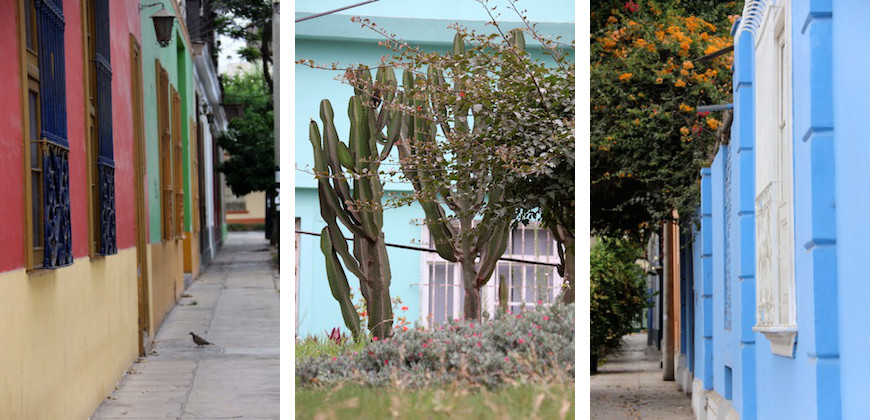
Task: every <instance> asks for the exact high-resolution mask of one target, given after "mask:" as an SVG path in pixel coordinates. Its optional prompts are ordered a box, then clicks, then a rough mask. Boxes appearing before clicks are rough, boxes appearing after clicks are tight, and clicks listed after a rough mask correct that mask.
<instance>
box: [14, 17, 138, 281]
mask: <svg viewBox="0 0 870 420" xmlns="http://www.w3.org/2000/svg"><path fill="white" fill-rule="evenodd" d="M109 5H110V13H111V26H112V28H111V35H110V36H111V42H112V47H111V48H112V57H111V59H112V107H113V111H112V119H113V130H114V157H115V213H116V227H117V244H118V249H119V250H122V249H125V248H130V247H132V246H135V224H134V223H135V215H136V213H135V207H134V198H135V195H134V189H133V185H134V184H133V176H134V171H133V123H132V121H133V114H132V112H133V108H132V94H131V91H130V89H131V86H130V76H131V69H130V34H131V33H132V34H133V35H134V36H135V37H136V39H137V40H138V39H141V27H140V25H141V23H140V16H139V8H138V2H134V1H110V2H109ZM63 7H64V17H65V20H66V25H65V33H64V48H65V58H66V102H67V135H68V138H69V143H70V158H69V159H70V180H69V181H70V202H71V203H70V204H71V208H70V212H71V219H72V220H71V222H72V238H73V256H74V258H76V259H80V258H87V256H88V223H89V222H88V184H87V174H88V172H87V149H86V144H85V127H86V126H85V111H84V109H85V108H84V107H85V92H84V74H85V73H84V62H83V60H84V56H83V54H84V52H83V45H82V42H83V39H82V10H81V3H80V1H79V0H64V5H63ZM16 9H17V5H15V4H14V3H13V2H4V5H3V6H0V57H3V62H2V64H0V98H7V99H6V100H5V102H4V103H3V105H2V111H3V112H0V176H2V179H3V182H0V197H2V205H0V272H2V271H9V270H13V269H17V268H21V267H24V255H25V243H24V234H25V232H24V229H25V227H24V212H25V208H24V189H23V185H24V179H23V177H24V168H25V166H24V165H25V162H24V160H23V147H24V138H23V135H24V134H23V130H22V124H23V123H24V122H23V120H22V108H21V107H22V103H21V100H20V99H19V98H21V69H20V52H19V50H18V48H19V36H18V35H19V34H18V20H17V16H16V15H17V10H16Z"/></svg>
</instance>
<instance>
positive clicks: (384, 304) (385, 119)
mask: <svg viewBox="0 0 870 420" xmlns="http://www.w3.org/2000/svg"><path fill="white" fill-rule="evenodd" d="M349 76H350V78H351V83H352V84H354V86H357V85H360V84H365V85H373V86H376V87H382V88H383V91H384V92H385V94H384V95H382V96H383V97H382V98H381V97H380V96H379V95H371V94H368V93H366V92H365V91H364V90H362V89H359V88H357V87H355V88H354V96H352V97H351V98H350V100H349V101H348V118H349V119H350V135H349V137H348V141H347V144H345V143H343V142H341V141H340V140H339V138H338V134H337V132H336V130H335V123H334V113H333V110H332V105H331V104H330V102H329V101H328V100H326V99H324V100H323V101H321V103H320V119H321V121H322V122H323V129H324V133H323V136H321V134H320V130H319V128H318V126H317V123H316V122H315V121H314V120H311V123H310V124H309V139H310V140H311V145H312V146H313V148H314V169H315V177H316V178H317V192H318V196H319V198H320V212H321V215H322V216H323V219H324V220H325V221H326V227H325V228H323V231H322V232H321V250H322V251H323V254H324V256H326V260H327V263H326V266H327V267H326V268H327V277H328V279H329V286H330V289H331V290H332V294H333V297H335V298H336V300H338V302H339V305H340V306H341V308H342V316H343V317H344V321H345V324H346V325H347V327H348V328H349V329H350V330H351V331H352V332H353V333H354V335H355V336H356V337H357V338H358V337H359V336H360V333H361V331H360V325H359V324H360V320H359V316H358V315H357V314H356V311H355V310H354V309H353V303H352V302H351V298H350V287H349V285H348V282H347V278H346V277H345V274H344V271H343V269H342V263H344V267H345V268H347V270H349V271H350V272H351V273H353V274H354V275H355V276H356V277H357V278H358V279H359V284H360V291H361V292H362V295H363V298H365V301H366V309H367V311H368V314H369V325H368V329H369V330H370V331H371V333H372V334H373V335H374V336H375V337H379V338H385V337H387V336H389V335H390V333H391V331H392V325H393V311H392V308H391V301H390V290H389V288H390V279H391V273H390V264H389V258H388V256H387V249H386V245H385V242H384V233H383V225H384V213H383V206H382V199H383V195H384V191H383V186H382V185H381V180H380V178H379V176H378V174H379V168H380V164H381V162H382V161H383V160H384V159H386V158H387V156H388V155H389V154H390V150H391V149H392V147H393V144H394V143H395V142H396V139H397V138H398V135H399V125H400V123H401V114H400V113H398V112H394V111H391V110H390V109H389V104H391V103H392V102H393V99H394V98H395V87H396V76H395V74H394V73H393V71H392V70H388V69H385V68H381V69H378V72H377V74H376V83H374V84H372V81H371V73H370V72H369V69H368V68H365V67H362V66H361V67H360V68H359V69H357V70H354V71H353V72H350V73H349ZM384 128H387V134H386V135H385V134H384V133H383V131H384ZM379 146H380V150H379ZM348 178H352V184H349V183H348ZM330 181H331V183H330ZM351 185H352V187H351ZM338 222H341V224H342V225H344V227H345V228H346V229H347V230H348V231H350V233H351V235H352V236H353V251H352V252H351V251H350V250H349V249H348V245H347V242H345V238H344V235H343V233H342V231H341V228H340V226H339V223H338ZM339 258H340V259H339Z"/></svg>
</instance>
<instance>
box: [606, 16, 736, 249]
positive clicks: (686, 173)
mask: <svg viewBox="0 0 870 420" xmlns="http://www.w3.org/2000/svg"><path fill="white" fill-rule="evenodd" d="M602 3H603V4H601V5H600V6H599V7H596V8H594V9H593V12H592V19H591V25H592V27H591V31H592V33H591V61H592V63H591V98H590V99H591V115H592V124H591V139H590V146H591V147H590V154H591V156H590V157H591V159H590V160H591V168H590V174H591V191H590V194H591V202H592V208H591V219H592V220H591V227H592V231H593V233H594V234H598V235H610V236H617V237H620V236H624V235H626V234H628V235H638V236H642V235H644V234H646V233H647V232H649V231H650V230H652V229H655V226H657V223H658V222H660V221H662V220H667V219H669V218H670V217H671V214H672V210H673V209H677V210H678V213H679V214H681V215H684V216H685V215H692V214H694V212H695V207H696V205H697V199H698V190H697V182H696V181H697V178H698V171H699V169H700V167H701V166H703V165H705V164H707V163H708V162H709V159H710V155H711V152H712V151H713V150H714V146H715V136H713V135H712V133H713V132H715V131H716V130H717V129H718V128H719V127H720V125H721V123H720V120H719V119H717V116H716V115H710V114H709V113H699V112H697V109H696V108H697V107H698V106H700V105H713V104H721V103H728V102H730V101H731V69H730V67H731V64H732V60H733V57H732V55H731V54H724V55H721V56H719V57H716V58H713V59H709V60H703V61H701V60H698V59H699V58H701V57H702V56H705V55H707V54H711V53H713V52H716V51H719V50H721V49H723V48H725V47H727V46H729V45H730V44H731V37H730V28H731V26H732V24H733V22H734V21H735V20H736V18H737V16H736V15H735V14H734V13H739V6H738V5H737V4H736V2H733V1H732V2H727V3H719V2H711V1H700V2H688V1H675V0H671V1H666V0H662V1H644V2H634V1H627V2H621V1H606V2H602ZM684 218H685V219H691V217H684Z"/></svg>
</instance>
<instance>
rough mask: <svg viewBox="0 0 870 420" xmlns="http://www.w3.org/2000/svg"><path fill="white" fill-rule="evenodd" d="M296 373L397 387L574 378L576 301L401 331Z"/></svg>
mask: <svg viewBox="0 0 870 420" xmlns="http://www.w3.org/2000/svg"><path fill="white" fill-rule="evenodd" d="M296 377H297V379H298V380H299V383H300V384H301V385H303V386H305V385H321V386H323V385H327V386H329V385H336V384H338V383H342V382H350V383H359V384H363V385H372V386H385V385H389V386H395V387H399V388H420V387H425V386H437V385H443V384H448V383H456V382H462V383H467V384H470V385H472V386H486V387H490V388H491V387H495V386H497V385H500V384H503V383H506V382H519V381H534V380H535V379H541V378H553V377H555V378H559V379H561V380H563V381H572V380H573V377H574V305H573V304H572V305H563V304H556V305H553V306H551V307H549V308H543V309H540V310H539V311H534V312H532V311H529V312H523V313H522V314H519V315H506V316H503V317H501V318H498V319H494V320H484V321H483V322H482V323H481V322H477V321H459V320H454V321H451V322H448V323H446V324H445V325H442V326H438V327H435V328H432V329H429V330H426V329H423V328H420V327H418V328H416V329H411V330H408V331H405V332H397V333H396V334H395V335H394V336H393V337H391V338H388V339H386V340H380V341H378V340H375V341H372V342H371V343H369V344H368V345H367V346H366V347H364V348H362V349H360V350H359V351H353V352H350V351H348V352H344V353H341V354H339V355H336V356H328V355H324V356H320V357H310V358H305V359H302V360H297V363H296Z"/></svg>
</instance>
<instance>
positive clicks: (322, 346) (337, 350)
mask: <svg viewBox="0 0 870 420" xmlns="http://www.w3.org/2000/svg"><path fill="white" fill-rule="evenodd" d="M363 347H365V343H364V342H359V343H355V342H354V341H353V340H350V339H348V340H345V341H344V342H343V343H342V344H337V343H336V342H335V341H332V340H330V339H328V338H327V335H326V334H324V335H323V336H317V337H316V339H315V338H307V339H305V340H298V341H297V342H296V359H297V360H298V359H304V358H306V357H315V356H321V355H327V356H338V355H341V354H349V353H353V352H354V351H356V352H359V351H362V348H363Z"/></svg>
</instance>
